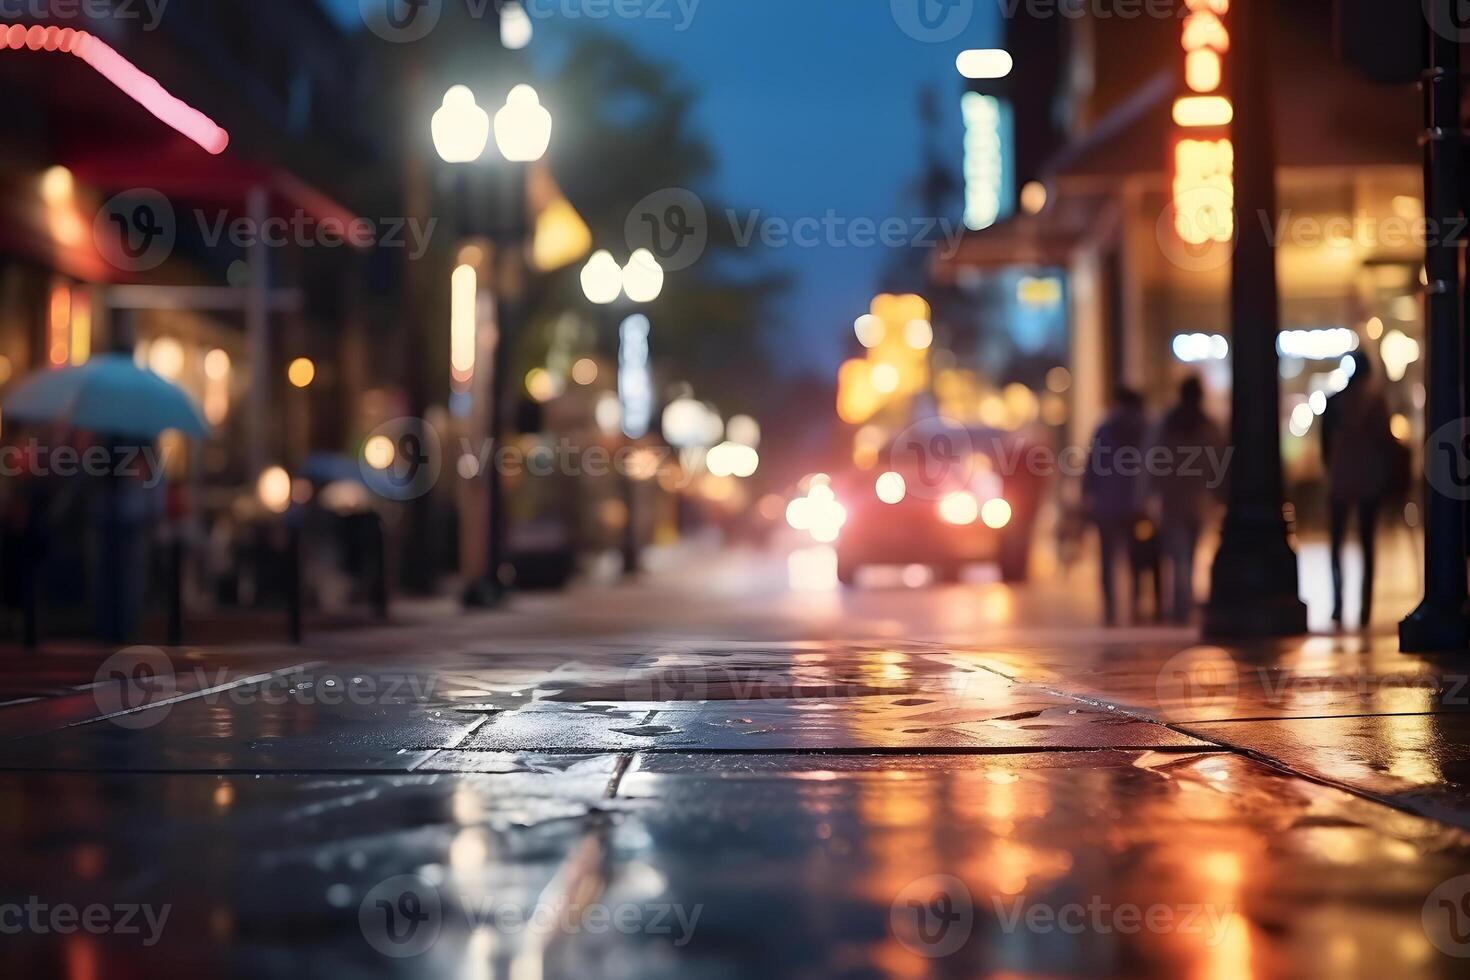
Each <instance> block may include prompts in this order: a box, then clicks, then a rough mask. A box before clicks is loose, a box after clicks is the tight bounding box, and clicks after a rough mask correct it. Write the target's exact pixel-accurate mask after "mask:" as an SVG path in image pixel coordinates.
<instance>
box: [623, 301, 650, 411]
mask: <svg viewBox="0 0 1470 980" xmlns="http://www.w3.org/2000/svg"><path fill="white" fill-rule="evenodd" d="M648 331H649V323H648V317H646V316H644V315H643V314H642V313H634V314H633V315H632V316H630V317H628V318H627V319H626V320H624V321H623V325H622V326H621V327H620V328H619V329H618V341H619V342H618V401H619V402H620V403H621V404H622V407H623V435H625V436H627V437H628V438H629V439H641V438H643V437H644V436H645V435H647V434H648V425H649V422H650V421H651V420H652V418H653V378H652V377H651V376H650V374H649V371H648Z"/></svg>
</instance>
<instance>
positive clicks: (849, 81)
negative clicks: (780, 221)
mask: <svg viewBox="0 0 1470 980" xmlns="http://www.w3.org/2000/svg"><path fill="white" fill-rule="evenodd" d="M326 2H328V3H329V4H333V3H335V4H336V5H337V6H338V8H339V10H340V11H345V12H346V13H347V15H348V16H349V17H351V16H353V15H355V14H356V10H357V0H326ZM445 2H449V3H454V2H462V0H445ZM477 2H478V0H477ZM906 2H912V0H894V2H893V4H891V3H890V0H616V4H615V3H614V2H613V0H531V2H529V3H528V7H529V9H532V10H533V11H536V10H540V11H550V10H556V11H580V12H588V11H592V10H596V9H599V4H600V9H604V10H606V9H617V8H618V7H621V5H624V4H626V5H628V6H626V7H621V9H635V10H641V11H645V12H646V13H647V14H648V16H642V17H622V18H620V17H606V18H603V19H597V20H593V19H590V18H586V17H582V18H570V17H566V16H565V15H561V16H559V17H557V18H553V19H550V20H542V19H537V20H536V29H537V32H538V38H539V39H540V40H541V41H543V42H551V41H554V40H555V38H556V37H557V35H558V34H559V33H561V32H563V31H565V30H569V29H570V30H577V29H582V28H584V27H596V28H598V29H602V30H606V31H608V32H610V33H614V34H617V35H619V36H622V37H624V38H626V39H628V40H629V41H631V42H632V43H634V44H635V45H636V46H637V47H638V48H639V49H640V50H643V51H645V52H647V53H648V54H650V55H652V56H654V57H656V58H657V59H659V60H661V61H665V62H667V63H669V64H670V65H671V66H672V67H673V68H674V69H675V71H676V72H678V73H679V75H680V76H681V77H682V79H683V80H684V81H685V82H687V83H689V84H691V85H692V86H693V87H694V88H695V90H696V91H697V92H698V93H699V94H700V100H699V105H698V110H697V117H696V118H697V120H698V123H699V128H700V130H701V131H702V132H703V134H704V135H705V137H706V138H707V139H708V140H709V142H710V143H711V145H712V146H713V147H714V149H715V153H716V155H717V157H718V171H717V173H716V175H715V178H714V181H713V183H714V187H713V188H712V189H713V190H714V191H716V192H717V193H718V194H719V195H720V196H721V197H722V198H723V200H724V202H725V203H727V204H728V206H730V207H732V208H735V209H737V210H738V211H740V212H741V213H742V215H744V213H745V212H746V211H747V210H749V209H759V210H760V211H761V212H762V214H763V215H771V216H774V217H780V218H784V219H787V220H793V219H796V218H800V217H811V218H816V219H821V218H822V217H823V216H824V215H825V214H826V213H827V211H828V210H829V209H830V210H832V211H835V212H836V213H837V215H839V216H841V217H843V218H846V219H849V220H850V219H854V218H872V219H875V220H882V219H884V218H888V217H893V216H899V217H908V216H916V215H917V212H918V209H919V205H918V204H917V203H916V202H914V201H912V200H910V199H907V198H906V196H905V188H906V186H907V185H908V184H909V183H911V182H912V181H913V180H914V179H915V177H916V176H917V174H918V171H919V167H920V161H921V155H920V150H921V144H920V138H921V137H920V127H919V123H918V119H917V100H918V93H919V91H920V89H921V88H922V87H923V86H924V85H925V84H933V85H935V86H937V90H938V91H939V92H940V94H941V97H943V98H945V99H946V101H945V102H944V103H943V104H944V105H945V107H946V112H945V123H946V126H947V129H948V131H947V132H946V134H945V138H944V145H945V146H946V147H950V148H952V150H953V154H954V156H953V162H954V163H955V165H956V169H957V168H958V160H959V152H960V140H961V127H960V121H959V92H960V85H959V79H958V76H957V75H956V72H955V68H954V57H955V54H956V53H958V52H959V51H960V50H962V49H964V48H967V47H986V46H991V45H993V44H994V38H995V37H996V29H995V26H994V24H995V13H994V11H995V6H994V5H993V4H989V3H984V2H976V3H975V4H974V16H973V17H972V18H970V19H969V20H968V23H967V24H966V26H965V27H964V29H963V30H962V31H961V32H960V33H958V34H957V35H956V36H955V37H953V38H951V39H948V40H945V41H938V42H933V43H928V42H924V41H920V40H916V39H915V38H914V37H911V36H910V35H909V34H907V33H905V32H904V30H902V29H901V28H900V26H899V24H898V21H897V19H896V18H895V14H894V11H893V9H892V6H900V7H901V6H902V5H903V4H904V3H906ZM681 3H682V6H681ZM957 9H959V10H961V11H963V10H964V9H965V3H964V0H961V5H960V7H959V8H957ZM686 12H688V16H686ZM655 13H657V14H660V15H661V16H653V15H654V14H655ZM957 23H959V22H957ZM680 25H684V26H685V28H686V29H684V30H678V29H677V28H678V27H679V26H680ZM533 43H535V42H533ZM947 217H951V218H955V217H957V215H950V216H947ZM767 255H768V261H769V262H770V263H771V264H772V265H775V266H779V267H781V268H783V269H786V270H788V271H789V272H790V273H791V274H792V276H793V278H794V280H795V282H794V284H793V288H792V292H791V293H790V295H789V297H788V299H787V301H786V303H785V308H784V310H783V312H784V314H785V319H786V320H787V322H788V325H789V327H788V328H789V329H790V330H791V331H792V334H793V335H792V336H791V337H790V338H789V342H782V341H784V340H786V339H787V338H776V339H777V342H778V344H779V346H780V347H781V348H782V349H783V350H786V351H789V352H790V353H791V354H792V355H793V356H794V358H795V359H796V361H797V362H798V363H799V364H800V365H802V366H808V367H812V368H817V369H820V370H823V371H824V372H825V370H827V369H828V368H829V367H835V364H836V363H837V360H838V358H839V357H840V355H841V352H842V351H843V349H844V347H845V345H846V343H847V336H848V332H849V330H850V327H851V323H852V320H853V318H854V317H855V316H857V315H858V314H860V313H862V312H865V309H866V304H867V301H868V299H869V298H870V296H871V294H872V291H873V286H874V284H875V281H876V277H877V275H878V273H879V270H880V269H881V268H882V267H883V265H884V264H885V262H886V261H887V256H886V254H885V251H884V250H883V249H882V248H881V247H868V248H854V247H847V248H829V247H825V246H818V247H815V248H797V247H794V246H788V247H785V248H781V249H777V250H774V251H771V250H768V251H767Z"/></svg>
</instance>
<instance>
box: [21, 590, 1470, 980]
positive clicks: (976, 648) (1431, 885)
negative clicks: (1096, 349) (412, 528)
mask: <svg viewBox="0 0 1470 980" xmlns="http://www.w3.org/2000/svg"><path fill="white" fill-rule="evenodd" d="M756 610H761V611H762V612H761V614H760V615H756V613H755V611H756ZM1086 619H1087V617H1086V615H1085V610H1078V609H1077V608H1076V607H1075V606H1072V605H1069V604H1068V603H1067V602H1066V601H1065V598H1061V599H1059V598H1058V596H1057V595H1055V594H1050V595H1049V594H1046V593H1042V592H1037V591H1031V592H1026V591H1019V592H1018V591H1012V590H1009V589H1007V588H1006V587H1005V586H1000V585H992V584H982V585H975V586H968V587H962V588H954V589H941V590H932V591H921V592H908V591H906V592H904V593H901V594H900V593H892V592H882V591H879V592H874V593H871V594H867V593H840V594H830V595H822V596H808V597H795V596H790V595H784V596H780V597H777V598H775V599H770V597H764V596H759V595H757V596H754V597H751V596H746V597H744V598H742V597H741V596H738V595H737V596H722V597H719V598H717V599H711V598H708V597H706V598H704V599H698V598H695V597H691V596H689V595H688V594H686V593H677V592H671V591H670V590H669V589H668V588H667V587H666V586H664V585H649V586H644V587H641V588H638V589H629V590H621V591H616V592H610V593H601V594H599V593H580V594H573V595H571V596H567V597H561V598H559V599H548V598H543V597H527V598H525V599H522V600H518V602H517V606H516V607H515V609H514V610H513V611H511V612H507V613H503V614H499V615H496V616H494V617H488V618H486V617H472V618H449V619H445V618H436V617H430V618H429V619H426V620H425V621H424V622H421V623H420V624H418V625H404V626H400V627H396V628H387V629H382V630H377V631H373V632H370V633H364V634H339V635H324V636H322V637H320V638H318V639H315V640H314V642H313V643H312V644H311V646H310V647H309V648H308V649H307V650H304V651H291V650H286V649H284V648H274V649H269V650H266V649H262V650H259V651H219V650H215V651H194V652H192V653H181V654H176V655H172V656H171V659H172V661H173V668H174V670H176V671H177V672H178V673H179V675H180V678H181V681H180V683H179V684H178V685H177V686H176V688H177V689H176V692H175V693H176V697H175V698H174V699H173V700H170V701H169V703H168V704H166V705H157V706H154V707H151V708H143V709H142V710H139V711H134V712H131V713H130V714H128V715H127V716H126V721H127V724H123V723H121V722H120V721H119V720H117V719H114V720H108V721H92V722H90V723H88V722H87V719H89V718H96V717H98V715H99V714H100V713H101V712H100V709H99V705H100V704H104V703H106V701H107V698H106V697H105V695H106V693H107V692H106V689H105V688H104V689H101V695H103V696H101V697H100V700H99V689H98V688H96V687H93V686H90V685H91V683H92V678H91V676H90V673H91V672H92V671H94V670H95V669H96V666H95V664H96V657H93V658H91V659H90V660H89V659H88V658H87V657H86V656H84V655H80V654H78V655H75V656H73V657H55V656H53V655H47V656H44V657H40V658H37V660H36V661H35V662H34V666H33V667H29V668H28V666H27V665H26V664H25V663H24V662H20V661H11V662H10V663H9V664H8V665H7V667H6V668H5V670H4V671H0V704H4V703H6V702H9V706H6V707H0V832H3V839H4V841H5V844H4V845H0V847H3V853H0V861H3V863H4V866H5V867H6V874H5V875H4V876H3V881H4V883H3V885H0V927H3V926H4V925H5V922H6V920H5V919H4V914H5V913H4V910H5V908H6V903H12V904H15V905H17V906H24V905H25V904H26V903H27V902H29V901H30V896H32V895H34V896H37V898H38V900H41V901H45V902H47V903H49V904H50V905H51V906H56V905H58V904H70V905H74V906H77V907H78V908H84V907H86V906H87V905H89V904H99V903H100V904H102V905H106V906H108V907H112V906H114V905H117V904H118V903H144V904H145V905H147V906H148V907H150V908H154V909H159V908H162V907H164V906H167V907H168V908H169V910H170V911H169V918H168V920H167V922H166V924H165V925H164V927H163V929H162V930H161V934H160V938H159V939H158V941H157V943H156V944H155V945H144V944H143V942H142V938H143V937H142V936H139V935H137V934H130V933H121V934H120V933H118V932H116V931H113V932H108V933H105V934H96V935H94V934H92V933H90V932H88V931H87V930H79V931H73V932H70V933H64V934H63V933H60V932H57V931H55V930H51V929H37V928H34V927H32V926H28V927H27V928H24V929H22V930H20V931H18V932H15V933H14V934H6V935H5V936H4V938H3V940H0V943H3V945H4V949H5V950H6V953H7V967H8V968H14V969H15V970H17V971H18V972H17V973H16V974H15V975H27V976H47V975H61V976H67V977H73V978H76V980H91V978H94V977H131V976H143V975H148V976H155V975H159V974H160V972H162V973H168V974H174V973H179V974H189V975H221V974H225V975H242V976H245V975H249V976H260V975H297V974H300V975H311V976H333V977H336V976H357V975H363V976H369V975H382V974H390V975H405V976H445V977H473V976H485V977H516V978H520V977H537V976H542V977H573V976H576V977H582V976H607V977H639V978H643V977H680V978H683V977H695V978H698V977H713V978H725V977H748V976H759V975H762V974H769V975H771V976H780V977H785V976H791V977H811V976H842V977H847V976H850V977H869V976H896V977H928V976H934V977H950V976H954V977H961V976H964V977H969V976H977V975H1018V976H1019V975H1031V976H1059V975H1068V976H1089V977H1092V976H1168V977H1179V976H1183V977H1232V978H1233V977H1242V976H1257V975H1258V976H1354V975H1359V976H1379V975H1403V976H1430V977H1437V976H1458V975H1463V968H1462V967H1463V963H1464V962H1465V961H1464V960H1460V959H1456V958H1453V957H1450V956H1448V955H1446V953H1445V952H1444V951H1443V950H1442V947H1443V945H1444V944H1445V943H1446V942H1448V941H1449V940H1447V939H1446V936H1447V935H1449V937H1450V939H1453V935H1452V934H1448V933H1446V932H1445V930H1444V929H1440V930H1439V931H1438V932H1436V931H1435V928H1429V929H1426V927H1425V923H1426V921H1429V924H1430V926H1431V927H1433V926H1434V924H1435V922H1436V921H1439V920H1435V919H1434V918H1433V917H1434V915H1439V916H1440V918H1441V919H1444V917H1445V915H1446V914H1448V913H1447V912H1445V911H1444V910H1443V908H1442V907H1441V906H1439V905H1437V904H1436V902H1437V901H1438V900H1439V898H1443V897H1444V895H1443V893H1435V892H1434V890H1435V889H1436V888H1437V887H1440V886H1441V885H1442V883H1444V882H1447V881H1448V882H1451V883H1452V886H1451V887H1452V888H1454V887H1459V886H1456V885H1453V882H1454V881H1455V879H1456V878H1457V877H1458V876H1460V875H1464V874H1466V873H1467V872H1470V837H1467V835H1466V832H1465V831H1462V830H1460V829H1456V827H1454V826H1451V825H1452V824H1458V825H1460V826H1464V827H1470V806H1467V797H1466V792H1465V789H1464V784H1465V783H1466V782H1467V779H1466V771H1467V770H1466V766H1467V757H1470V753H1467V749H1466V746H1467V745H1470V710H1467V708H1466V704H1467V703H1470V684H1465V683H1464V682H1463V677H1462V676H1461V675H1463V674H1464V673H1466V671H1465V670H1462V669H1461V668H1460V667H1459V665H1458V664H1457V663H1455V662H1454V661H1442V662H1437V661H1433V660H1426V659H1420V658H1409V657H1402V656H1400V655H1398V654H1397V653H1394V652H1393V651H1392V646H1391V642H1390V641H1389V640H1387V639H1384V638H1357V637H1343V638H1313V639H1309V640H1306V641H1305V642H1298V643H1293V644H1284V645H1275V646H1269V647H1261V648H1257V649H1235V650H1229V651H1226V650H1222V649H1219V648H1214V647H1202V646H1199V645H1198V644H1196V643H1195V642H1194V641H1193V639H1192V638H1191V637H1189V636H1188V635H1187V634H1184V633H1181V632H1177V631H1176V632H1171V631H1166V630H1135V631H1128V632H1121V633H1119V632H1114V633H1107V632H1104V631H1101V630H1097V629H1092V628H1090V627H1087V626H1086V625H1085V622H1086ZM741 624H743V625H741ZM1061 636H1065V637H1066V640H1065V642H1062V641H1060V640H1059V637H1061ZM960 637H963V639H962V640H961V639H960ZM201 664H202V665H206V666H207V667H209V668H210V670H211V671H213V670H214V669H215V668H221V669H223V671H224V673H223V674H222V675H221V674H217V673H206V674H205V675H203V676H205V677H206V678H207V679H210V680H211V683H203V682H200V681H199V680H198V679H197V675H196V674H195V672H194V670H193V668H194V667H196V666H199V665H201ZM292 665H295V666H294V668H293V666H292ZM271 671H275V672H277V673H274V674H270V675H269V679H267V680H261V679H260V677H261V676H262V674H267V673H269V672H271ZM221 678H223V681H222V682H221V683H213V681H214V680H220V679H221ZM329 681H330V682H332V683H328V682H329ZM390 682H391V683H390ZM358 685H361V687H359V686H358ZM344 686H345V689H346V690H352V691H356V690H360V689H361V690H370V691H372V692H374V694H373V696H372V697H369V698H364V699H353V698H347V699H345V700H343V699H341V698H339V699H337V700H335V701H333V700H332V699H330V698H327V697H324V696H323V692H327V691H341V690H343V689H344ZM7 692H8V694H9V696H6V695H7ZM1247 753H1249V755H1247ZM1298 774H1301V775H1298ZM1303 776H1305V777H1308V778H1303ZM1329 784H1330V785H1329ZM1348 790H1352V791H1355V792H1356V793H1358V794H1366V795H1369V796H1372V797H1375V798H1376V799H1381V800H1385V801H1388V802H1390V803H1392V804H1394V805H1395V806H1396V807H1398V808H1399V809H1395V808H1392V807H1390V806H1385V805H1383V804H1382V803H1380V802H1375V800H1374V799H1369V798H1365V796H1364V795H1354V792H1349V791H1348ZM1405 809H1408V810H1414V811H1416V812H1417V814H1419V815H1415V814H1412V813H1407V812H1404V810H1405ZM1425 815H1428V816H1431V817H1438V818H1440V819H1441V820H1443V821H1445V822H1438V821H1436V820H1434V819H1427V818H1426V816H1425ZM403 876H408V877H406V878H405V877H403ZM934 876H941V877H934ZM942 876H948V877H947V878H945V877H942ZM1463 891H1464V895H1461V894H1460V893H1458V892H1456V893H1455V894H1452V895H1451V896H1450V898H1451V899H1453V900H1458V899H1461V898H1464V896H1465V895H1470V879H1466V881H1465V883H1464V889H1463ZM1436 896H1438V897H1436ZM1451 906H1452V907H1453V901H1452V902H1451ZM1466 908H1467V909H1470V905H1467V906H1466ZM430 909H435V910H436V911H432V912H430V911H429V910H430ZM1426 910H1427V911H1426ZM1426 915H1428V916H1429V919H1428V920H1426V918H1425V916H1426ZM422 916H429V918H423V919H422V922H424V923H432V925H433V926H434V929H433V930H432V931H433V936H432V937H431V938H432V942H426V943H424V945H423V948H422V949H417V948H413V946H414V943H416V942H419V941H420V940H421V939H422V937H424V936H427V935H428V933H427V932H423V931H419V930H418V929H410V928H409V926H410V925H412V923H413V922H416V921H420V919H419V918H416V917H422ZM619 916H621V917H622V918H621V919H620V918H619ZM681 916H682V918H681ZM1149 916H1152V917H1153V918H1152V919H1149ZM619 923H622V925H621V926H620V925H619ZM1446 923H1447V920H1446V922H1440V925H1442V926H1443V925H1446ZM1466 925H1467V926H1470V919H1467V922H1466ZM962 931H963V932H964V935H962V936H961V934H960V933H961V932H962ZM390 934H392V935H390ZM409 934H412V937H417V938H412V939H411V941H410V942H409V943H408V946H402V945H397V944H395V943H394V940H393V938H392V936H393V935H398V936H399V937H400V938H401V937H402V936H405V935H409ZM957 937H958V938H957ZM1436 941H1438V942H1439V943H1440V944H1441V945H1440V946H1437V945H1436ZM946 944H948V945H946ZM1465 946H1466V949H1465V950H1464V951H1465V952H1470V943H1466V944H1465ZM951 947H952V948H951ZM1451 948H1457V947H1453V945H1452V944H1451ZM384 950H386V952H384ZM941 951H942V952H943V953H944V954H945V955H942V956H940V955H933V954H935V953H938V952H941ZM404 952H412V953H413V955H402V956H400V955H392V954H395V953H404ZM7 972H10V970H9V969H7Z"/></svg>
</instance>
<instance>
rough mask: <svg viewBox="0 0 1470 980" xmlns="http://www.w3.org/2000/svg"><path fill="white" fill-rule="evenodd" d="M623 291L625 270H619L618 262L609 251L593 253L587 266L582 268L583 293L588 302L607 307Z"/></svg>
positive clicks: (600, 250) (601, 250) (602, 250)
mask: <svg viewBox="0 0 1470 980" xmlns="http://www.w3.org/2000/svg"><path fill="white" fill-rule="evenodd" d="M622 291H623V270H622V269H620V268H618V260H617V259H615V258H613V257H612V253H611V252H609V251H608V250H607V249H598V250H597V251H596V252H593V253H592V257H591V258H590V259H588V260H587V264H586V265H584V266H582V292H583V294H585V295H586V297H587V299H588V301H589V302H592V303H596V304H597V305H599V306H606V305H607V304H609V303H611V302H613V301H614V300H616V299H617V298H618V295H619V294H620V293H622Z"/></svg>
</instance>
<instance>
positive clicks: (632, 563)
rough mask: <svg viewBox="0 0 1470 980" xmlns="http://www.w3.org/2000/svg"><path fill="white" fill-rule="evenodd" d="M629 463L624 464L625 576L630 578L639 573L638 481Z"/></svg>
mask: <svg viewBox="0 0 1470 980" xmlns="http://www.w3.org/2000/svg"><path fill="white" fill-rule="evenodd" d="M627 470H628V464H627V461H626V460H625V461H624V464H623V471H624V472H623V475H622V480H623V506H624V507H625V508H626V510H627V516H626V518H625V520H624V521H623V577H624V578H630V577H632V576H634V575H637V574H638V571H639V560H638V551H639V549H638V507H637V497H638V485H637V483H638V481H636V480H635V479H633V474H632V473H629V472H627Z"/></svg>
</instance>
